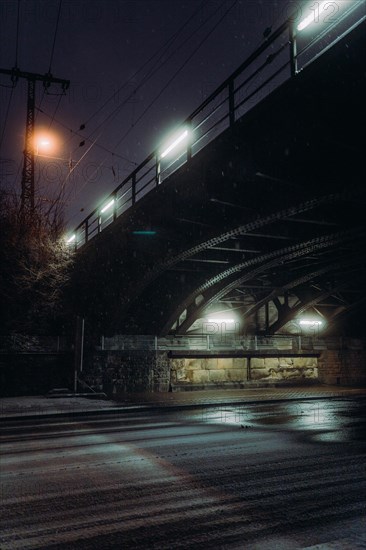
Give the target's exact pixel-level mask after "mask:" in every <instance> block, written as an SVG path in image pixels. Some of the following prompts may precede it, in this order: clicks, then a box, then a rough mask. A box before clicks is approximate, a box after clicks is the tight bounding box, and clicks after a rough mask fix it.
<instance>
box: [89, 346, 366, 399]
mask: <svg viewBox="0 0 366 550" xmlns="http://www.w3.org/2000/svg"><path fill="white" fill-rule="evenodd" d="M365 358H366V352H365V350H364V349H363V348H362V347H360V349H343V350H342V349H341V350H324V351H319V357H316V356H315V354H314V353H313V354H312V355H310V354H309V356H307V357H306V356H291V357H289V356H286V357H284V356H279V357H273V356H271V357H269V356H257V357H249V356H248V357H217V356H206V357H203V356H201V357H181V358H174V357H170V356H169V351H149V350H146V351H142V350H141V351H137V350H136V351H133V350H131V351H127V350H109V351H106V350H104V351H97V352H94V353H93V354H91V355H90V356H89V358H86V361H85V368H84V371H83V373H82V378H83V379H84V380H85V382H86V383H87V384H88V385H89V386H91V387H92V388H93V389H95V390H96V391H104V392H106V393H107V394H109V395H116V394H121V393H126V392H160V391H161V392H165V391H169V390H170V389H171V388H172V387H181V388H183V389H184V387H185V388H186V389H187V388H189V387H192V388H193V387H195V386H196V387H205V388H208V387H220V386H221V387H230V386H236V385H239V386H240V385H241V384H243V383H247V384H248V383H251V384H265V383H267V382H268V383H271V382H272V383H276V382H280V383H281V382H284V383H285V382H288V383H290V382H292V383H298V384H301V383H307V382H310V383H311V382H316V381H319V382H321V383H325V384H340V385H351V384H366V364H365Z"/></svg>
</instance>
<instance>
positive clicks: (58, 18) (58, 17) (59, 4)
mask: <svg viewBox="0 0 366 550" xmlns="http://www.w3.org/2000/svg"><path fill="white" fill-rule="evenodd" d="M61 6H62V0H59V3H58V12H57V20H56V28H55V32H54V35H53V43H52V50H51V57H50V65H49V69H48V72H49V73H51V69H52V62H53V56H54V53H55V45H56V38H57V31H58V25H59V22H60V16H61Z"/></svg>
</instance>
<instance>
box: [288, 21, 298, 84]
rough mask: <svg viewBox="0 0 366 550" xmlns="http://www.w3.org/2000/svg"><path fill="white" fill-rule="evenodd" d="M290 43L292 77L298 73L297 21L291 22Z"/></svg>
mask: <svg viewBox="0 0 366 550" xmlns="http://www.w3.org/2000/svg"><path fill="white" fill-rule="evenodd" d="M289 35H290V36H289V43H290V68H291V77H293V76H296V74H297V43H296V32H295V22H294V21H290V22H289Z"/></svg>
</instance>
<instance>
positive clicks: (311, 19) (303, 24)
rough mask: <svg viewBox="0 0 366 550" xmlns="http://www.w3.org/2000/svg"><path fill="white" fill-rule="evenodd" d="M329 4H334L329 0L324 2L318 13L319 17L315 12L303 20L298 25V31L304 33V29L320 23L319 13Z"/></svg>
mask: <svg viewBox="0 0 366 550" xmlns="http://www.w3.org/2000/svg"><path fill="white" fill-rule="evenodd" d="M327 4H333V2H330V1H329V0H325V1H324V2H322V3H321V4H320V5H319V6H318V8H316V9H317V12H318V15H316V12H315V11H313V12H312V13H311V14H310V15H308V16H307V17H305V19H303V20H302V21H301V22H300V23H299V24H298V25H297V30H298V31H302V30H304V29H306V27H308V26H309V25H311V23H316V22H317V21H318V18H319V13H320V12H321V11H322V10H323V9H324V8H325V6H326V5H327Z"/></svg>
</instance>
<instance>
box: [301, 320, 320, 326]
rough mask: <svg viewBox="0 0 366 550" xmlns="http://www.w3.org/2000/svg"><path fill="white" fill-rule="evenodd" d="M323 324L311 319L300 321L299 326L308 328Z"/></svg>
mask: <svg viewBox="0 0 366 550" xmlns="http://www.w3.org/2000/svg"><path fill="white" fill-rule="evenodd" d="M322 324H323V321H312V320H311V319H301V321H300V325H308V326H314V325H317V326H320V325H322Z"/></svg>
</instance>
